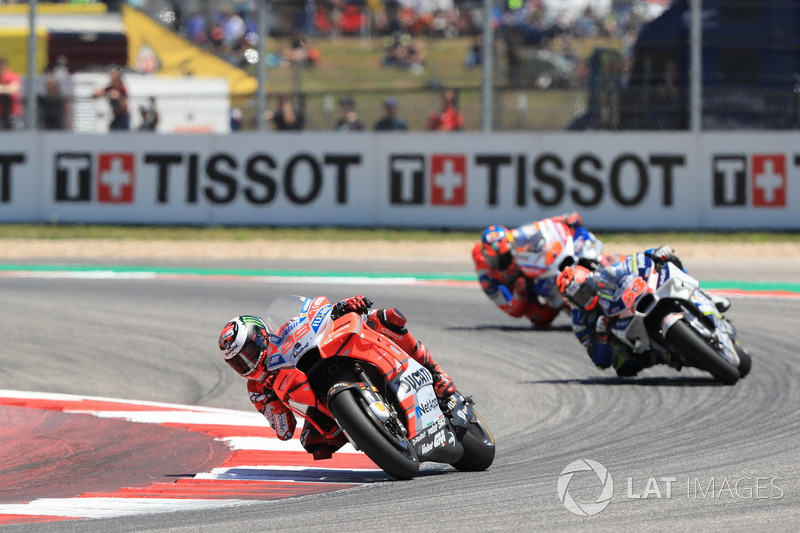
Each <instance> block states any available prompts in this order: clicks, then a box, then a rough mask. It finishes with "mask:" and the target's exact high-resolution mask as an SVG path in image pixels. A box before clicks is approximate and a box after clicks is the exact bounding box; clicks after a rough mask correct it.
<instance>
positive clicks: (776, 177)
mask: <svg viewBox="0 0 800 533" xmlns="http://www.w3.org/2000/svg"><path fill="white" fill-rule="evenodd" d="M753 179H754V180H755V183H756V187H758V188H759V189H761V190H762V191H764V202H765V203H767V204H773V203H775V196H776V191H778V190H779V189H781V188H783V176H781V175H780V174H778V173H777V172H775V161H773V160H772V159H767V160H765V161H764V171H763V172H762V173H761V174H757V175H755V176H753Z"/></svg>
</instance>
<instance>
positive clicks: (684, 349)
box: [667, 320, 739, 385]
mask: <svg viewBox="0 0 800 533" xmlns="http://www.w3.org/2000/svg"><path fill="white" fill-rule="evenodd" d="M667 339H669V341H670V342H671V343H672V344H674V345H675V346H676V347H677V348H678V350H680V352H681V353H682V354H683V355H685V356H687V357H688V358H689V359H690V360H691V361H693V362H694V365H695V366H697V367H698V368H700V369H702V370H706V371H708V372H710V373H711V375H712V376H714V378H715V379H717V381H720V382H722V383H723V384H725V385H733V384H734V383H736V382H737V381H739V369H738V368H737V367H735V366H733V365H732V364H730V363H729V362H728V361H726V360H725V359H724V358H723V357H722V356H721V355H720V354H718V353H717V351H716V350H714V348H712V347H711V346H710V345H709V344H708V343H706V341H705V340H703V338H702V337H700V336H699V335H698V334H697V332H696V331H694V330H693V329H692V327H691V326H689V325H688V324H687V323H685V322H683V321H682V320H679V321H678V322H676V323H675V324H673V325H672V327H671V328H669V330H668V331H667Z"/></svg>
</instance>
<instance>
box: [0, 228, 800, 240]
mask: <svg viewBox="0 0 800 533" xmlns="http://www.w3.org/2000/svg"><path fill="white" fill-rule="evenodd" d="M479 235H480V229H476V230H474V231H466V230H452V231H449V230H440V231H426V230H416V229H390V228H386V229H380V228H379V229H353V228H335V227H324V228H283V227H282V228H273V227H213V228H204V227H189V226H117V225H78V224H76V225H55V224H0V239H43V240H65V239H90V240H92V239H116V240H144V241H148V240H173V241H189V240H200V241H203V240H230V241H250V240H299V241H310V240H328V241H353V240H360V241H406V240H410V241H437V240H439V241H442V240H444V241H460V240H472V239H477V237H478V236H479ZM598 237H600V238H601V239H602V240H603V241H604V242H606V243H610V244H613V243H615V242H624V243H633V244H642V245H652V243H653V242H678V241H680V242H708V243H711V242H714V243H732V244H733V243H737V244H741V243H762V242H795V243H798V244H800V233H786V232H784V233H770V232H726V233H722V232H720V233H711V232H685V233H684V232H668V233H655V232H648V233H630V232H598Z"/></svg>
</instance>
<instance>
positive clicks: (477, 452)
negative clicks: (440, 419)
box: [453, 409, 495, 472]
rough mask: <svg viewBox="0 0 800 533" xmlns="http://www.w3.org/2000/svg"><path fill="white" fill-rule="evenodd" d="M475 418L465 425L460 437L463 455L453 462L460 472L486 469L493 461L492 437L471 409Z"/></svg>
mask: <svg viewBox="0 0 800 533" xmlns="http://www.w3.org/2000/svg"><path fill="white" fill-rule="evenodd" d="M472 413H473V415H474V417H475V419H474V420H473V421H472V422H470V423H469V426H467V432H466V433H465V434H464V436H463V437H461V445H462V446H463V447H464V455H463V456H462V457H461V459H459V460H458V461H456V462H455V463H453V467H455V468H456V469H457V470H461V471H462V472H480V471H482V470H486V469H487V468H489V467H490V466H491V465H492V462H494V453H495V446H494V437H493V436H492V433H491V431H489V428H488V427H486V424H485V423H484V421H483V419H482V418H481V417H480V415H479V414H478V412H477V411H475V410H474V409H473V411H472Z"/></svg>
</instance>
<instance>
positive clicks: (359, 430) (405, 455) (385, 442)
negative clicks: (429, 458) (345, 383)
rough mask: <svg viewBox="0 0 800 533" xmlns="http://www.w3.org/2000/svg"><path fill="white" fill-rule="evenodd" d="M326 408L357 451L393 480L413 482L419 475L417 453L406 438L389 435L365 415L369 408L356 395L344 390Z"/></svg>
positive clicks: (379, 424)
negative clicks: (355, 446) (411, 480)
mask: <svg viewBox="0 0 800 533" xmlns="http://www.w3.org/2000/svg"><path fill="white" fill-rule="evenodd" d="M328 409H329V410H330V412H331V414H333V417H334V418H335V419H336V422H337V423H338V424H339V426H340V427H341V428H342V429H343V430H344V431H345V433H347V435H348V436H349V437H350V438H351V439H353V441H354V442H355V443H356V444H357V446H358V448H359V449H360V450H361V451H363V452H364V453H365V454H367V457H369V458H370V459H372V460H373V461H374V462H375V464H376V465H378V466H379V467H381V469H382V470H383V471H384V472H386V473H387V474H389V475H390V476H392V477H394V478H396V479H412V478H413V477H414V476H416V475H417V474H418V473H419V459H418V458H417V452H416V451H415V450H414V447H413V446H412V445H411V443H410V442H408V439H406V438H405V437H403V436H402V435H396V434H394V433H390V432H389V431H388V430H387V429H386V428H385V427H384V426H383V425H382V424H381V423H380V422H378V421H377V420H375V419H374V418H373V417H372V416H370V415H368V414H367V409H368V407H367V405H366V403H365V402H364V400H363V399H362V398H361V396H359V395H358V394H357V393H355V392H354V391H352V390H351V389H346V390H343V391H342V392H340V393H339V394H337V395H335V396H334V397H332V398H331V399H330V401H329V402H328ZM379 426H380V427H379Z"/></svg>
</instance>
